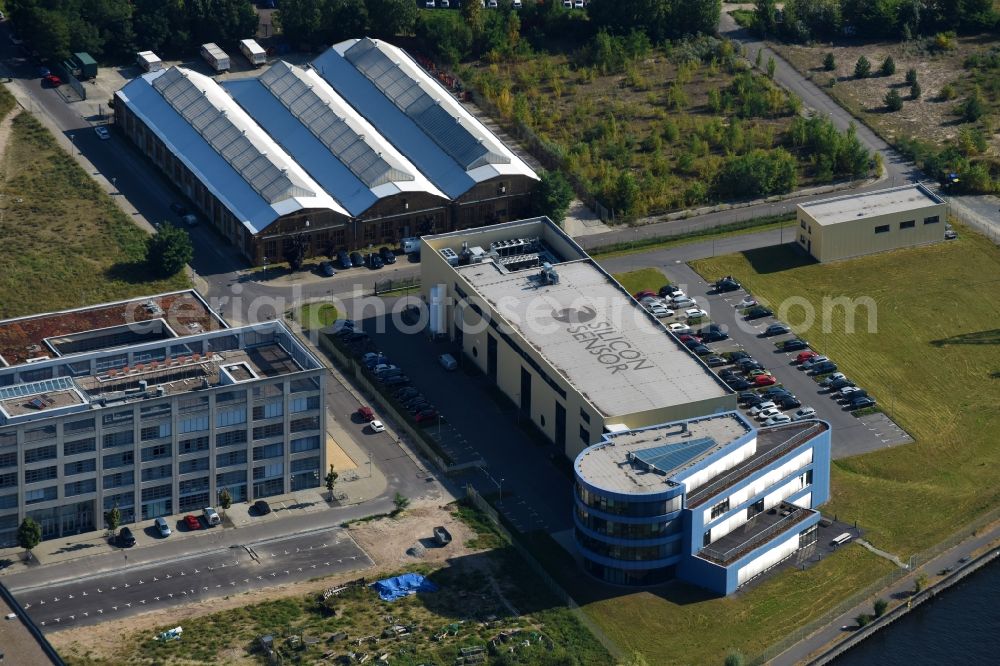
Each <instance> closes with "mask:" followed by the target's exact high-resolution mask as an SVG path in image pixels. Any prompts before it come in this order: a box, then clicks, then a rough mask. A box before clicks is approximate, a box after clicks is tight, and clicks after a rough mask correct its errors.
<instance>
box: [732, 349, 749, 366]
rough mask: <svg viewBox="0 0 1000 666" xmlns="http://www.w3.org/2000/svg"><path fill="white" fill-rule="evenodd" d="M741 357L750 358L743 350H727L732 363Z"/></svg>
mask: <svg viewBox="0 0 1000 666" xmlns="http://www.w3.org/2000/svg"><path fill="white" fill-rule="evenodd" d="M741 358H751V356H750V354H748V353H747V352H745V351H734V352H729V360H730V361H732V362H733V363H735V362H736V361H738V360H740V359H741Z"/></svg>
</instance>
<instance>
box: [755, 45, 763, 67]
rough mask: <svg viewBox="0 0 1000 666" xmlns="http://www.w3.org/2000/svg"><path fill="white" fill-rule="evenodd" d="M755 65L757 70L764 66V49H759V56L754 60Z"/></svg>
mask: <svg viewBox="0 0 1000 666" xmlns="http://www.w3.org/2000/svg"><path fill="white" fill-rule="evenodd" d="M753 65H754V67H756V68H757V69H760V68H761V67H763V66H764V49H757V56H756V57H755V58H754V59H753Z"/></svg>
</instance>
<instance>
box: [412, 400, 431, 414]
mask: <svg viewBox="0 0 1000 666" xmlns="http://www.w3.org/2000/svg"><path fill="white" fill-rule="evenodd" d="M428 409H434V405H432V404H431V403H429V402H426V401H425V402H420V403H417V404H415V405H410V407H409V410H410V413H411V414H417V413H419V412H422V411H425V410H428Z"/></svg>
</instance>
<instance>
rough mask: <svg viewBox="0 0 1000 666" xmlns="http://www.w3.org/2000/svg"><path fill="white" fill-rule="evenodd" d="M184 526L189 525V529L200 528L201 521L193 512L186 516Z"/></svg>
mask: <svg viewBox="0 0 1000 666" xmlns="http://www.w3.org/2000/svg"><path fill="white" fill-rule="evenodd" d="M184 526H185V527H187V528H188V529H189V530H200V529H201V521H200V520H198V516H192V515H191V514H188V515H186V516H184Z"/></svg>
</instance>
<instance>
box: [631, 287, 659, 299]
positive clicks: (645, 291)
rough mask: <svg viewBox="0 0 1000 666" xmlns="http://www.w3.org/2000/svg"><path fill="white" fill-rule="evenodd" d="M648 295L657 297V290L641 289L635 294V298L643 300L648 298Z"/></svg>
mask: <svg viewBox="0 0 1000 666" xmlns="http://www.w3.org/2000/svg"><path fill="white" fill-rule="evenodd" d="M647 296H652V297H653V298H656V292H655V291H650V290H649V289H643V290H642V291H640V292H639V293H637V294H636V295H635V300H637V301H641V300H642V299H644V298H646V297H647Z"/></svg>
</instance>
